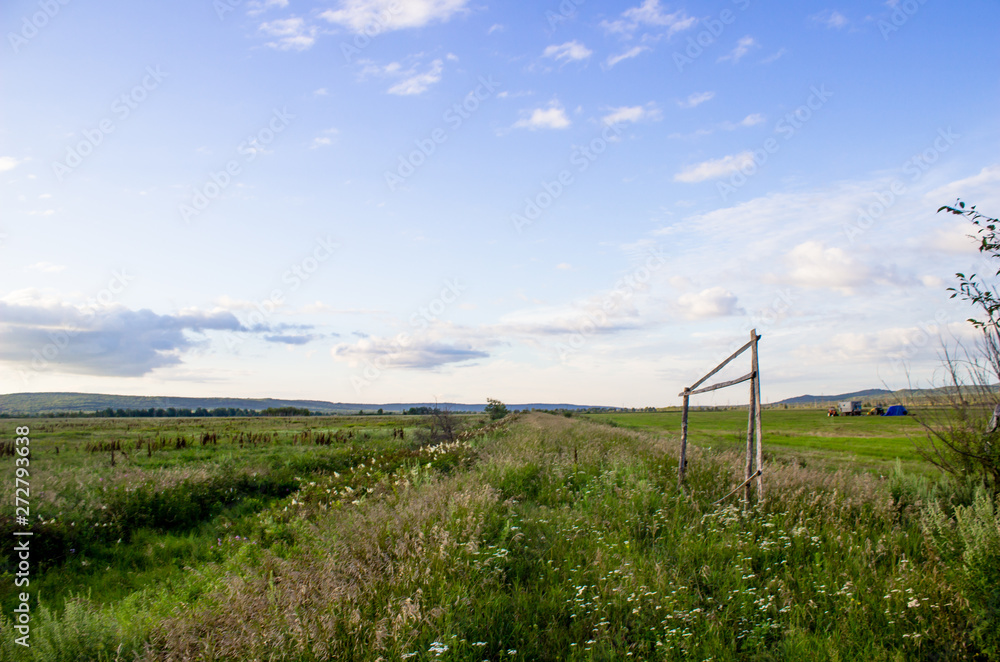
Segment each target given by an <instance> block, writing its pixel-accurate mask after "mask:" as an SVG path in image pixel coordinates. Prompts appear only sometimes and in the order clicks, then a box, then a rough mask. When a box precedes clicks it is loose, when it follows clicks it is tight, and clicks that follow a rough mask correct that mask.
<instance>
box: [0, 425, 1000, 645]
mask: <svg viewBox="0 0 1000 662" xmlns="http://www.w3.org/2000/svg"><path fill="white" fill-rule="evenodd" d="M778 414H782V415H783V416H785V417H784V418H782V417H780V416H779V415H778ZM785 414H786V412H780V411H779V412H774V413H773V419H774V420H773V422H772V421H771V420H770V419H771V418H772V412H771V411H765V413H764V416H765V418H764V421H765V433H764V434H765V444H767V446H766V448H767V449H768V453H769V454H768V456H767V461H766V466H765V480H766V484H767V490H768V497H769V498H768V499H767V500H766V501H763V502H760V503H754V504H752V505H751V506H750V507H749V508H743V507H742V506H741V504H740V502H739V501H737V500H736V497H731V498H730V499H729V500H726V501H722V502H718V500H719V499H720V498H722V497H723V496H724V495H725V494H727V493H728V492H730V490H731V489H732V488H733V487H734V486H735V485H737V484H739V482H740V478H739V474H740V472H741V456H740V452H739V448H738V446H739V444H738V443H737V440H736V437H735V435H736V432H737V431H738V429H739V424H740V423H739V420H740V416H742V417H745V415H746V414H745V412H743V413H742V414H740V413H739V412H696V413H695V414H694V415H693V416H692V418H691V430H692V434H691V437H692V442H693V444H694V448H693V449H692V451H691V454H690V460H689V462H690V463H689V471H688V476H689V477H688V483H687V485H686V487H685V489H680V488H679V487H678V485H677V459H676V458H677V450H678V439H677V436H678V433H677V431H678V430H679V415H677V416H674V415H673V414H669V413H668V414H626V415H615V416H612V417H610V418H609V417H608V416H606V415H598V416H594V417H582V416H573V417H568V416H559V415H552V414H543V413H531V414H519V415H511V416H508V417H507V418H505V419H502V420H501V421H499V422H497V423H493V424H488V425H487V424H486V421H485V420H484V419H483V418H482V417H475V416H474V417H467V418H466V419H465V420H464V424H465V426H466V427H467V430H468V431H467V432H465V433H463V434H462V435H460V436H459V437H458V438H457V439H455V440H454V441H451V442H424V441H421V438H420V437H419V436H418V434H417V432H418V425H419V423H420V421H419V420H418V419H416V418H409V417H402V416H386V417H374V416H365V417H330V418H320V417H310V418H296V419H188V420H182V421H179V420H176V419H172V420H163V419H149V420H142V419H75V420H56V419H31V420H25V421H11V420H7V421H4V423H3V424H4V425H7V426H9V428H10V430H11V433H13V429H14V427H15V425H25V424H27V425H30V426H31V428H32V448H33V453H32V465H31V466H32V475H31V482H32V497H31V500H32V512H33V514H34V513H35V512H36V511H37V513H38V516H39V517H40V519H39V520H38V521H37V522H36V523H35V524H34V526H33V527H32V528H33V530H34V531H35V537H34V539H33V540H32V557H31V558H32V560H31V563H32V573H33V574H32V578H31V585H30V590H31V591H32V594H33V596H34V597H37V598H38V599H39V602H40V604H35V603H34V602H33V603H32V621H31V625H32V630H31V647H30V648H24V647H22V646H18V645H16V644H15V643H14V636H15V635H14V634H13V629H12V623H11V618H10V616H11V614H12V611H11V609H12V606H13V604H14V597H15V596H14V588H13V576H12V571H13V567H14V566H13V557H12V555H11V552H10V551H9V549H10V546H9V545H8V546H6V547H5V549H4V553H5V554H6V557H5V558H4V561H5V563H4V569H5V576H4V577H3V581H2V582H0V586H2V593H0V597H2V600H3V612H2V614H0V620H2V621H3V622H2V624H0V626H2V627H0V632H2V635H0V659H3V660H45V661H48V662H59V661H62V660H109V661H110V660H149V661H153V660H163V661H167V660H177V661H179V660H309V661H313V660H370V661H372V662H375V661H377V660H386V661H387V660H470V661H471V660H475V661H478V660H519V659H520V660H625V659H635V660H706V661H707V660H713V661H720V660H857V659H864V660H866V661H871V662H876V661H880V660H892V661H897V660H900V661H901V660H914V659H928V660H931V659H934V660H946V659H956V660H958V659H982V660H988V659H997V656H1000V648H998V645H1000V643H998V636H997V632H998V626H1000V617H998V614H1000V593H998V591H997V587H998V586H1000V514H998V513H997V510H996V504H995V503H994V501H993V500H992V498H991V497H989V496H987V495H985V494H983V493H982V492H977V491H976V490H975V489H973V488H972V487H970V486H964V485H957V484H952V483H947V482H945V481H940V480H937V479H936V478H933V477H930V476H929V475H928V474H927V473H926V472H909V471H907V470H906V469H905V466H906V465H904V464H903V463H902V462H901V463H899V464H898V465H896V464H895V458H896V457H899V458H901V459H902V460H903V461H905V462H906V463H913V464H915V463H917V461H918V459H917V457H916V456H908V455H905V454H904V451H905V450H906V449H907V448H910V449H911V450H912V441H909V440H907V441H906V443H904V442H903V440H904V439H907V436H906V435H907V432H905V431H906V430H911V431H912V430H913V428H912V425H913V424H912V422H911V421H908V420H906V419H868V418H867V417H861V418H854V419H827V418H826V417H825V415H822V413H820V412H813V413H812V415H811V416H810V415H808V413H807V412H802V411H797V410H793V411H789V412H787V415H785ZM671 416H674V418H676V423H677V425H676V426H674V425H673V423H674V419H672V418H671ZM743 425H744V429H745V420H743ZM852 426H853V427H852ZM892 426H894V427H892ZM400 429H401V430H402V438H400V433H399V431H400ZM816 431H819V432H816ZM782 432H784V433H785V434H784V435H782V434H781V433H782ZM213 435H214V437H213ZM178 438H181V439H184V440H186V441H182V442H178ZM157 439H159V440H160V441H159V442H157V441H156V440H157ZM826 440H829V441H826ZM115 442H119V443H118V444H117V445H116V444H115ZM140 442H141V443H140ZM866 444H870V447H869V450H870V452H862V448H863V447H864V445H866ZM906 444H909V446H907V445H906ZM113 446H114V447H116V448H119V447H120V448H122V449H127V450H116V451H115V462H114V465H113V466H112V462H111V450H110V448H111V447H113ZM57 448H58V453H57V451H56V449H57ZM838 458H839V459H838ZM7 466H9V467H10V470H11V476H13V461H12V459H11V460H8V462H7ZM880 474H881V476H880ZM12 484H13V479H12V478H11V480H9V481H6V483H5V485H9V486H12ZM5 489H7V490H8V492H11V494H7V495H6V496H7V498H8V499H12V492H13V489H12V487H7V488H5ZM0 523H2V525H3V526H4V527H5V529H6V530H5V531H4V534H5V535H7V536H8V540H9V539H10V532H11V531H12V530H16V527H15V525H14V524H13V523H12V522H11V521H9V517H8V518H7V519H4V520H2V521H0Z"/></svg>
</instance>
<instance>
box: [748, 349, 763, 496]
mask: <svg viewBox="0 0 1000 662" xmlns="http://www.w3.org/2000/svg"><path fill="white" fill-rule="evenodd" d="M752 333H753V334H754V340H753V348H752V349H751V350H750V360H751V363H752V368H751V370H752V371H753V380H751V381H752V383H753V387H754V399H753V402H754V414H755V416H754V418H755V419H756V425H757V501H758V502H761V501H763V500H764V438H763V436H764V433H763V431H762V429H761V422H760V368H759V366H758V365H757V341H758V340H760V336H758V335H757V329H754V330H753V331H752Z"/></svg>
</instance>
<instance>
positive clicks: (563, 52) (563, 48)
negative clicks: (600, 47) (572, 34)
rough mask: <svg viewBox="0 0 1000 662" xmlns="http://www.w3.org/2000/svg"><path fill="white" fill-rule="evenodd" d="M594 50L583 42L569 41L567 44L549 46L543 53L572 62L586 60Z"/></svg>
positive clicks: (545, 55)
mask: <svg viewBox="0 0 1000 662" xmlns="http://www.w3.org/2000/svg"><path fill="white" fill-rule="evenodd" d="M593 53H594V52H593V51H592V50H590V49H589V48H587V47H586V46H584V45H583V44H581V43H580V42H578V41H575V40H574V41H567V42H566V43H565V44H559V45H558V46H555V45H553V46H549V47H548V48H546V49H545V52H543V53H542V55H543V56H544V57H551V58H554V59H556V60H565V61H566V62H572V61H574V60H586V59H587V58H588V57H590V56H591V55H592V54H593Z"/></svg>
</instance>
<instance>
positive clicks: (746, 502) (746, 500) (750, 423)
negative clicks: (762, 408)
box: [743, 329, 757, 508]
mask: <svg viewBox="0 0 1000 662" xmlns="http://www.w3.org/2000/svg"><path fill="white" fill-rule="evenodd" d="M756 338H757V330H756V329H752V330H751V331H750V348H751V350H753V349H754V348H756V346H757V343H756V342H754V341H755V339H756ZM750 374H751V377H750V406H749V407H748V408H747V409H748V411H749V413H748V414H747V462H746V474H745V475H744V479H745V480H746V484H745V485H744V486H743V507H744V508H749V507H750V489H751V487H750V478H751V477H752V476H753V470H754V468H753V461H754V443H753V441H754V433H755V431H756V425H755V421H756V413H757V390H756V386H755V385H756V382H757V379H756V375H754V374H753V372H752V371H751V373H750Z"/></svg>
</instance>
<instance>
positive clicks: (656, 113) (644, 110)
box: [601, 101, 662, 124]
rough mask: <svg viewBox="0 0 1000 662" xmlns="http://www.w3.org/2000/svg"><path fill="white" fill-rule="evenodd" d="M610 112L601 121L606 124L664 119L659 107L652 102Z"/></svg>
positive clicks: (611, 109) (613, 109)
mask: <svg viewBox="0 0 1000 662" xmlns="http://www.w3.org/2000/svg"><path fill="white" fill-rule="evenodd" d="M608 110H609V111H611V112H609V113H608V114H607V115H605V116H604V117H602V118H601V121H602V122H604V123H605V124H619V123H621V122H640V121H643V120H659V119H660V118H661V117H662V113H661V112H660V109H659V107H658V106H657V105H656V104H655V103H653V102H652V101H650V102H649V103H647V104H646V105H645V106H620V107H618V108H609V109H608Z"/></svg>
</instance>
